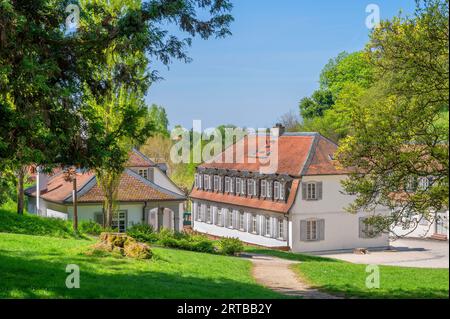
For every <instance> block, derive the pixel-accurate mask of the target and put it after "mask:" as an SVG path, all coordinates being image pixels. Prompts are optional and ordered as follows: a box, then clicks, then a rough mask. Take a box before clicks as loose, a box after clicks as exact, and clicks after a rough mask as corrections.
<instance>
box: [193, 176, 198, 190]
mask: <svg viewBox="0 0 450 319" xmlns="http://www.w3.org/2000/svg"><path fill="white" fill-rule="evenodd" d="M194 186H195V188H197V189H198V188H199V182H198V174H195V182H194Z"/></svg>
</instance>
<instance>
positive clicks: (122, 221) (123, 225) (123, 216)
mask: <svg viewBox="0 0 450 319" xmlns="http://www.w3.org/2000/svg"><path fill="white" fill-rule="evenodd" d="M127 215H128V212H127V211H126V210H119V211H118V212H117V213H116V214H114V216H113V219H112V228H114V229H117V230H118V231H119V233H124V232H126V231H127V220H128V216H127Z"/></svg>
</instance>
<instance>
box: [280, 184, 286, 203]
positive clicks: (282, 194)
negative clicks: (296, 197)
mask: <svg viewBox="0 0 450 319" xmlns="http://www.w3.org/2000/svg"><path fill="white" fill-rule="evenodd" d="M285 196H286V187H285V184H283V183H280V199H281V200H284V199H285Z"/></svg>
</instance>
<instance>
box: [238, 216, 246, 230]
mask: <svg viewBox="0 0 450 319" xmlns="http://www.w3.org/2000/svg"><path fill="white" fill-rule="evenodd" d="M244 226H245V225H244V213H243V212H239V229H240V230H244V229H245V227H244Z"/></svg>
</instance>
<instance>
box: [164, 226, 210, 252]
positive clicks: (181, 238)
mask: <svg viewBox="0 0 450 319" xmlns="http://www.w3.org/2000/svg"><path fill="white" fill-rule="evenodd" d="M157 244H159V245H161V246H164V247H169V248H177V249H183V250H189V251H196V252H201V253H210V254H213V253H215V247H214V242H213V241H212V240H209V239H208V238H207V237H206V236H203V235H191V234H188V233H185V232H173V231H171V230H168V229H163V230H161V231H160V232H159V234H158V241H157Z"/></svg>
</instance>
